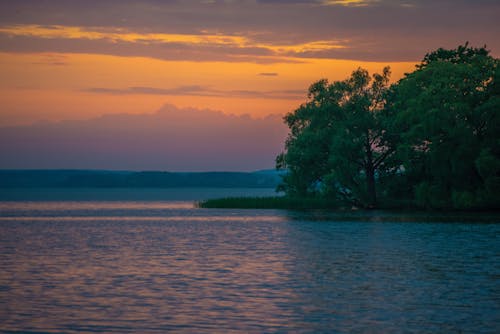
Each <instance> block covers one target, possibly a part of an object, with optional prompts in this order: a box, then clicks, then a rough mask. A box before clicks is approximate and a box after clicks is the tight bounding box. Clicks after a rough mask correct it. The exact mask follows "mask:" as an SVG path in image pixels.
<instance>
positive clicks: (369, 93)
mask: <svg viewBox="0 0 500 334" xmlns="http://www.w3.org/2000/svg"><path fill="white" fill-rule="evenodd" d="M389 77H390V70H389V68H387V67H386V68H384V69H383V72H382V73H381V74H374V75H372V76H370V75H369V73H368V72H367V71H366V70H364V69H361V68H359V69H357V70H356V71H354V72H353V73H352V75H351V76H350V77H349V78H347V79H346V80H343V81H335V82H332V83H329V82H328V81H327V80H326V79H322V80H320V81H318V82H316V83H314V84H312V85H311V86H310V88H309V94H308V101H307V102H305V103H304V104H302V105H301V106H300V107H299V108H297V109H296V110H295V111H293V112H291V113H289V114H287V115H286V116H285V118H284V120H285V122H286V124H287V125H288V127H289V128H290V133H289V136H288V138H287V140H286V143H285V151H284V152H283V153H282V154H280V155H279V156H278V157H277V167H278V168H280V169H286V170H287V171H288V172H287V174H286V175H285V176H284V179H283V184H282V185H281V189H282V190H284V191H285V192H286V193H287V194H288V195H290V196H302V197H311V196H316V197H325V198H331V199H332V201H333V200H341V201H344V202H348V203H352V204H354V205H358V206H363V207H377V206H378V205H380V204H381V203H382V204H383V203H388V202H390V201H393V202H394V201H395V200H399V201H400V200H402V199H405V200H406V201H407V202H408V203H411V204H412V205H416V206H421V207H432V208H485V207H490V208H491V207H498V205H499V198H500V139H499V133H500V111H499V108H500V95H499V85H498V78H499V68H498V59H496V58H493V57H491V56H490V54H489V51H488V50H486V48H485V47H483V48H471V47H469V46H468V44H466V45H464V46H459V47H458V48H456V49H453V50H445V49H438V50H436V51H434V52H432V53H429V54H427V55H426V56H425V57H424V59H423V60H422V62H421V63H420V64H419V65H417V66H416V70H415V71H414V72H412V73H409V74H406V76H405V77H404V78H402V79H401V80H399V81H398V82H397V83H395V84H393V85H392V86H389Z"/></svg>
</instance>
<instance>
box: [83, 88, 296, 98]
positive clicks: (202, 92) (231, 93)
mask: <svg viewBox="0 0 500 334" xmlns="http://www.w3.org/2000/svg"><path fill="white" fill-rule="evenodd" d="M85 91H87V92H90V93H98V94H115V95H131V94H144V95H166V96H168V95H192V96H213V97H234V98H252V99H284V100H288V99H292V100H296V99H303V98H304V97H305V95H304V94H305V93H304V91H303V90H271V91H255V90H218V89H214V88H210V87H204V86H197V85H193V86H179V87H174V88H157V87H128V88H103V87H92V88H88V89H86V90H85Z"/></svg>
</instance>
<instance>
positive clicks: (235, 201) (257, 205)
mask: <svg viewBox="0 0 500 334" xmlns="http://www.w3.org/2000/svg"><path fill="white" fill-rule="evenodd" d="M197 205H198V207H200V208H219V209H289V210H308V209H336V208H338V205H336V204H335V203H334V202H333V201H332V200H329V199H323V198H294V197H287V196H271V197H226V198H216V199H208V200H205V201H201V202H198V203H197Z"/></svg>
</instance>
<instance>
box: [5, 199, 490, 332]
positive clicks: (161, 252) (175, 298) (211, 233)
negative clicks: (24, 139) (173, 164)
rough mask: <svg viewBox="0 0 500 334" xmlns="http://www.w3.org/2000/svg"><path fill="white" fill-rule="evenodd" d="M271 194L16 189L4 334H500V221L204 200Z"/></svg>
mask: <svg viewBox="0 0 500 334" xmlns="http://www.w3.org/2000/svg"><path fill="white" fill-rule="evenodd" d="M35 192H36V191H35ZM269 192H270V191H269V190H262V189H261V190H259V189H253V190H234V189H233V190H220V189H219V190H213V189H212V190H206V189H205V190H196V189H190V190H185V189H184V190H154V191H149V190H145V189H142V190H129V191H123V190H122V191H119V190H118V191H116V190H101V191H97V192H96V191H95V190H93V191H91V190H86V191H78V190H73V191H70V192H68V191H67V190H46V191H42V190H39V191H38V193H37V194H33V193H28V192H24V193H23V191H19V192H18V193H16V191H13V192H11V193H9V194H6V193H4V194H3V195H2V199H3V200H2V201H0V269H1V271H0V332H30V331H31V332H36V333H43V332H50V333H55V332H61V333H62V332H64V333H73V332H75V333H76V332H93V333H95V332H117V333H126V332H135V333H164V332H174V333H175V332H179V333H214V332H216V333H226V332H236V333H238V332H239V333H263V332H264V333H269V332H282V333H285V332H299V333H498V332H500V217H499V216H498V215H494V214H492V215H487V214H481V215H469V216H467V215H463V214H456V215H446V216H445V215H436V214H435V215H426V214H411V215H410V214H392V213H383V212H369V213H358V212H353V213H342V214H335V213H325V212H293V211H280V210H218V209H198V208H195V207H194V205H193V201H194V200H196V199H201V198H207V197H212V196H214V195H217V196H223V195H225V194H230V195H239V194H253V195H259V194H260V195H264V194H266V193H269ZM23 196H24V197H23ZM44 198H45V199H50V200H43V199H44ZM141 198H142V199H141ZM95 199H98V200H95Z"/></svg>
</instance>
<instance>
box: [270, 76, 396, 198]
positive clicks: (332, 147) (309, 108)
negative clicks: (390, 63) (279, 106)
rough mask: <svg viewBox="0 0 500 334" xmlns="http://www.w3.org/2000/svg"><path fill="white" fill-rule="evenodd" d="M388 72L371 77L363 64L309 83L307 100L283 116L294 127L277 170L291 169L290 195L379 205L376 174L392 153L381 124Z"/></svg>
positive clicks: (287, 185)
mask: <svg viewBox="0 0 500 334" xmlns="http://www.w3.org/2000/svg"><path fill="white" fill-rule="evenodd" d="M389 76H390V70H389V68H388V67H386V68H384V70H383V73H382V74H374V75H373V76H372V77H370V75H369V73H368V71H366V70H364V69H361V68H359V69H358V70H356V71H354V72H353V73H352V75H351V77H350V78H348V79H346V80H344V81H335V82H333V83H328V81H327V80H325V79H323V80H320V81H318V82H316V83H314V84H312V85H311V87H310V88H309V94H308V99H309V100H308V101H307V102H306V103H304V104H302V105H301V106H300V107H299V108H298V109H296V110H295V111H294V112H292V113H289V114H287V115H286V116H285V118H284V120H285V122H286V124H287V125H288V127H289V128H290V133H289V136H288V138H287V140H286V143H285V151H284V152H283V153H282V154H280V155H279V156H278V157H277V159H276V161H277V168H279V169H287V170H288V173H287V175H286V176H285V177H284V180H283V181H284V182H283V185H282V189H283V190H285V191H286V192H287V193H288V194H289V195H299V196H312V195H322V196H334V197H340V198H342V199H343V200H349V201H351V202H353V203H354V204H356V205H362V206H365V207H374V206H376V204H377V187H376V183H377V174H379V173H380V172H381V171H382V170H383V171H384V172H386V171H388V170H390V169H394V168H392V166H388V165H387V164H386V161H387V158H388V157H389V156H390V155H391V154H392V153H393V152H394V149H393V148H392V147H391V146H390V145H389V144H390V142H389V141H388V140H387V132H386V131H385V129H384V127H383V125H384V123H385V120H384V119H385V117H386V113H385V110H384V105H385V93H386V91H387V88H388V83H389Z"/></svg>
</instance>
